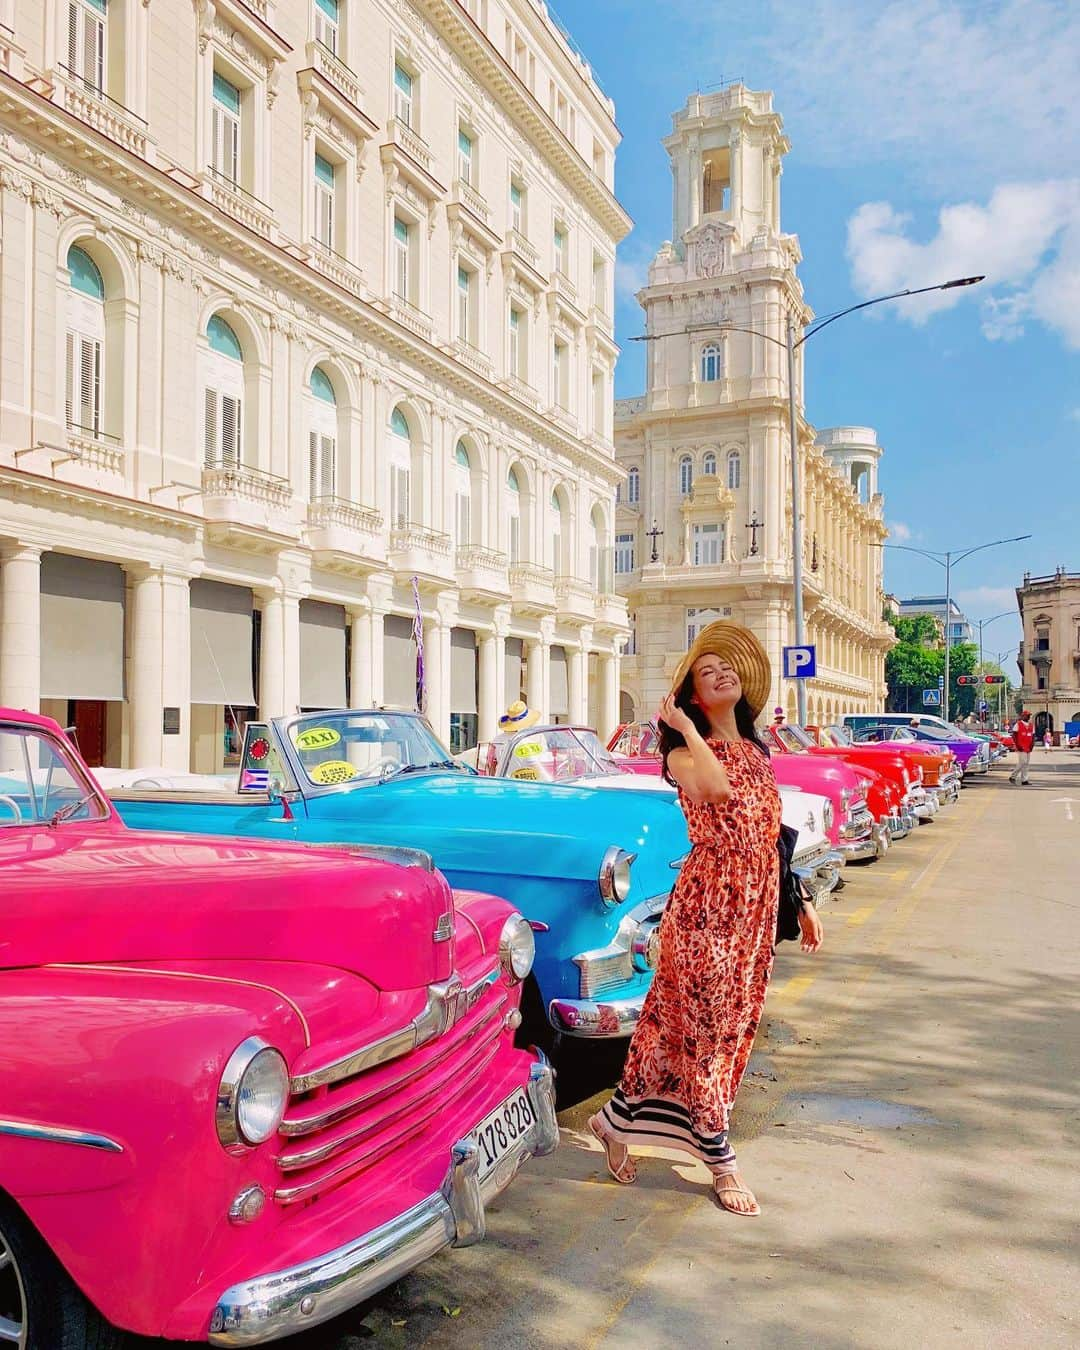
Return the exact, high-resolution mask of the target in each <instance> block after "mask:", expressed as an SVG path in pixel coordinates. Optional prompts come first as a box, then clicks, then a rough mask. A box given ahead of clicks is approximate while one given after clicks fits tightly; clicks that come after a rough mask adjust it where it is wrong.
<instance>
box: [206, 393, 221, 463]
mask: <svg viewBox="0 0 1080 1350" xmlns="http://www.w3.org/2000/svg"><path fill="white" fill-rule="evenodd" d="M203 463H204V464H205V465H206V467H207V468H208V469H213V468H215V467H216V466H217V463H218V394H217V390H216V389H207V390H206V391H205V394H204V402H203Z"/></svg>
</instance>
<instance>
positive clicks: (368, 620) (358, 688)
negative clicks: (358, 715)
mask: <svg viewBox="0 0 1080 1350" xmlns="http://www.w3.org/2000/svg"><path fill="white" fill-rule="evenodd" d="M348 614H349V618H350V620H351V622H352V633H351V640H350V645H349V706H350V707H353V708H370V707H372V706H373V705H374V698H373V697H372V630H373V628H374V623H373V621H372V614H371V606H370V605H350V606H349V607H348ZM379 649H380V655H381V654H382V616H381V615H380V616H379Z"/></svg>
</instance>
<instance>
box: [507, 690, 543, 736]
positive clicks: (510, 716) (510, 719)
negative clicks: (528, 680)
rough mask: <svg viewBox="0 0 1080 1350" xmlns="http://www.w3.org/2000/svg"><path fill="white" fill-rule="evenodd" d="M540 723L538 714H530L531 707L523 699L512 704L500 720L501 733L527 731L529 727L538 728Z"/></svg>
mask: <svg viewBox="0 0 1080 1350" xmlns="http://www.w3.org/2000/svg"><path fill="white" fill-rule="evenodd" d="M539 721H540V714H539V713H538V712H530V711H529V705H528V704H527V703H525V702H524V701H523V700H522V699H520V698H519V699H518V700H517V701H516V702H515V703H511V704H510V706H509V708H507V710H506V711H505V712H504V713H503V715H502V716H501V717H500V718H499V730H500V731H525V730H527V729H528V728H529V727H534V726H536V724H537V722H539Z"/></svg>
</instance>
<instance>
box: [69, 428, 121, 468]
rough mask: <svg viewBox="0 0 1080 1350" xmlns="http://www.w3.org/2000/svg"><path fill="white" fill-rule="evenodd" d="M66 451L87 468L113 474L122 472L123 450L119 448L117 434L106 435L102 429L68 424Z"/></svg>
mask: <svg viewBox="0 0 1080 1350" xmlns="http://www.w3.org/2000/svg"><path fill="white" fill-rule="evenodd" d="M67 451H68V455H69V456H70V457H71V459H73V460H76V461H77V462H78V463H79V464H83V465H85V466H86V467H87V468H88V469H98V470H100V471H102V472H104V473H114V474H122V473H123V472H124V452H123V450H122V449H121V448H120V437H119V436H108V435H106V434H105V433H104V432H102V431H92V430H90V429H89V428H86V427H76V426H69V427H68V433H67Z"/></svg>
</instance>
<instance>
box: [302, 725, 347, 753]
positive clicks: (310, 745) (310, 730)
mask: <svg viewBox="0 0 1080 1350" xmlns="http://www.w3.org/2000/svg"><path fill="white" fill-rule="evenodd" d="M340 740H341V737H340V736H339V735H338V733H337V732H336V731H335V730H334V728H333V727H306V728H305V729H304V730H303V731H297V732H295V733H294V734H293V744H294V745H295V746H296V748H297V750H329V748H330V747H331V746H332V745H337V744H338V743H339V742H340Z"/></svg>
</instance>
